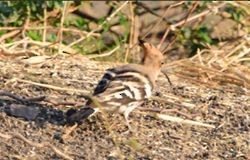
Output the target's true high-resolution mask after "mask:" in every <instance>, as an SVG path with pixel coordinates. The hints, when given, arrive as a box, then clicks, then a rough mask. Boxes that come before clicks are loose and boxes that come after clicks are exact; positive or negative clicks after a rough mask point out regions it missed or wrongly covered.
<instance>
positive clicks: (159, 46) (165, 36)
mask: <svg viewBox="0 0 250 160" xmlns="http://www.w3.org/2000/svg"><path fill="white" fill-rule="evenodd" d="M197 6H198V2H194V4H193V6H192V7H191V8H190V9H189V11H188V13H187V16H186V18H185V19H184V21H183V23H181V24H180V25H181V27H183V26H184V25H185V24H186V23H187V20H188V18H189V16H190V15H191V14H192V13H193V11H194V10H195V8H196V7H197ZM180 25H179V26H180ZM171 28H172V29H173V25H170V26H168V28H167V29H166V31H165V33H164V35H163V37H162V39H161V41H160V44H159V45H158V48H159V49H160V48H161V46H162V44H163V42H164V41H165V39H166V38H167V35H168V33H169V31H170V29H171ZM176 38H177V35H176V36H175V38H174V39H173V40H172V41H171V42H170V43H169V44H168V45H167V47H166V49H167V48H168V47H169V46H171V45H172V44H173V43H174V42H175V40H176ZM166 49H164V50H163V53H165V51H166Z"/></svg>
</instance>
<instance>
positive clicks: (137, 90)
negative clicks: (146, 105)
mask: <svg viewBox="0 0 250 160" xmlns="http://www.w3.org/2000/svg"><path fill="white" fill-rule="evenodd" d="M151 92H152V84H151V82H150V80H149V79H148V77H147V76H146V75H144V74H143V73H141V72H138V71H136V70H133V69H129V70H115V69H113V70H108V71H107V73H106V74H105V75H104V76H103V79H102V80H101V81H100V82H99V85H98V86H97V87H96V89H95V92H94V93H95V96H97V97H98V99H99V100H100V102H101V103H102V105H103V106H107V107H108V108H110V110H115V109H116V108H117V106H127V105H135V104H139V103H141V102H142V101H143V100H144V99H146V98H149V97H150V96H151Z"/></svg>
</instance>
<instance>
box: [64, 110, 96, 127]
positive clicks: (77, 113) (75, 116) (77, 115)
mask: <svg viewBox="0 0 250 160" xmlns="http://www.w3.org/2000/svg"><path fill="white" fill-rule="evenodd" d="M96 112H98V108H90V107H84V108H81V109H79V110H77V109H72V108H71V109H69V110H68V111H67V112H66V120H67V123H68V124H74V123H82V122H83V121H84V120H85V119H87V118H88V117H90V116H91V115H93V114H95V113H96Z"/></svg>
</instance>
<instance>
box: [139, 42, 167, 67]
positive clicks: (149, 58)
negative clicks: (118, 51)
mask: <svg viewBox="0 0 250 160" xmlns="http://www.w3.org/2000/svg"><path fill="white" fill-rule="evenodd" d="M139 45H140V46H141V47H142V49H143V58H142V64H143V65H145V66H148V67H152V68H154V69H156V70H159V69H160V68H161V66H162V65H163V64H164V56H163V54H162V53H161V51H160V50H159V49H157V48H156V47H155V46H153V45H152V44H150V43H148V42H145V41H143V40H139Z"/></svg>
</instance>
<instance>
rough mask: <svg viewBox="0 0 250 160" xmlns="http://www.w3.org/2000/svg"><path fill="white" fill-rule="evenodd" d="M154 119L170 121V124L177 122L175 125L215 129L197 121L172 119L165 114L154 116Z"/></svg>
mask: <svg viewBox="0 0 250 160" xmlns="http://www.w3.org/2000/svg"><path fill="white" fill-rule="evenodd" d="M155 117H157V118H159V119H162V120H166V121H171V122H177V123H182V124H189V125H195V126H202V127H207V128H215V126H214V125H210V124H206V123H202V122H198V121H192V120H188V119H182V118H180V117H173V116H169V115H165V114H155Z"/></svg>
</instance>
